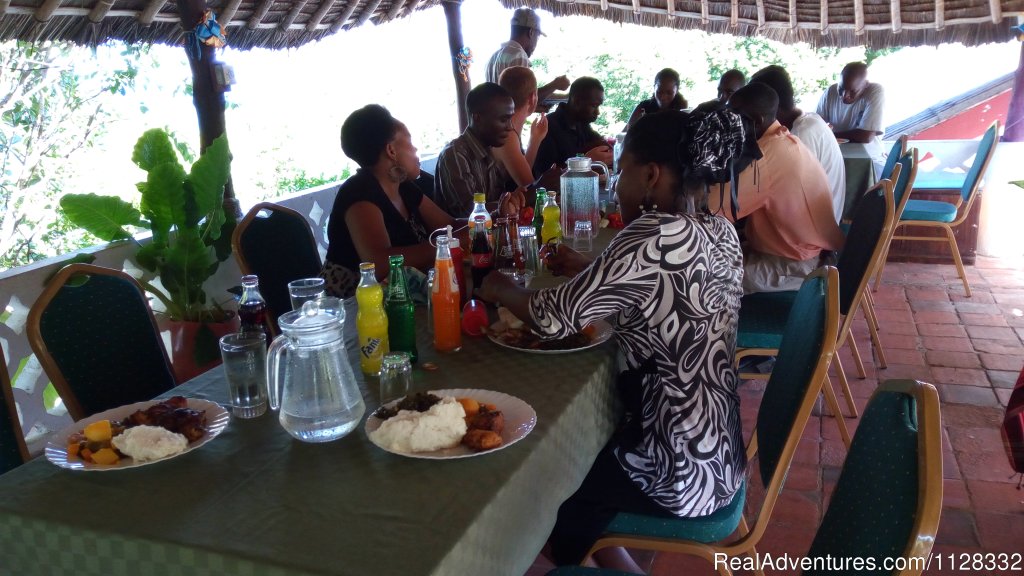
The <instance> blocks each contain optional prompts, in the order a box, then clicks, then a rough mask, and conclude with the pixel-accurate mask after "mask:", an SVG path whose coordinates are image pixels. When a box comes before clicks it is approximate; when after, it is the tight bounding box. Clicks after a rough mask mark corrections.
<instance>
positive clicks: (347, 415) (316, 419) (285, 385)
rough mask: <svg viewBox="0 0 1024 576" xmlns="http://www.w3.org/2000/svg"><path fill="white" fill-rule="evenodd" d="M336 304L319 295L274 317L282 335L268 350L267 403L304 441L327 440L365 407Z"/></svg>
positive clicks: (339, 433)
mask: <svg viewBox="0 0 1024 576" xmlns="http://www.w3.org/2000/svg"><path fill="white" fill-rule="evenodd" d="M340 320H341V318H339V314H338V311H337V310H332V309H326V308H321V307H320V304H319V301H310V302H306V303H305V304H303V305H302V309H301V310H296V311H293V312H288V313H286V314H283V315H282V316H281V317H280V319H279V320H278V326H280V327H281V332H282V335H281V336H278V337H277V338H276V339H274V343H273V344H271V345H270V350H269V351H268V352H267V376H268V385H269V386H268V388H269V390H268V391H269V394H268V396H269V397H270V407H271V409H273V410H278V409H280V415H279V417H278V419H279V420H280V422H281V426H282V427H283V428H284V429H285V430H286V431H287V432H288V433H289V434H291V435H292V436H294V437H295V438H298V439H299V440H302V441H303V442H330V441H332V440H337V439H338V438H341V437H343V436H345V435H346V434H348V433H349V432H351V431H352V430H354V429H355V427H356V425H357V424H359V420H360V419H361V418H362V417H363V413H364V412H366V405H365V404H364V403H363V396H362V394H361V393H360V392H359V384H358V383H357V382H356V377H355V374H353V372H352V366H350V365H349V363H348V352H347V351H346V349H345V338H344V333H343V328H342V323H341V322H340Z"/></svg>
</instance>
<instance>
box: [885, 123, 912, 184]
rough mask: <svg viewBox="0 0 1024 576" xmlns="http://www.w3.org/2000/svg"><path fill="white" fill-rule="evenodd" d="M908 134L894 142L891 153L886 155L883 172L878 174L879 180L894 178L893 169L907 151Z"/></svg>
mask: <svg viewBox="0 0 1024 576" xmlns="http://www.w3.org/2000/svg"><path fill="white" fill-rule="evenodd" d="M907 140H908V138H907V135H906V134H904V135H903V136H900V137H899V138H897V139H896V141H895V142H893V143H892V148H890V149H889V155H888V156H886V157H885V165H884V166H882V173H881V174H879V175H878V179H879V180H892V171H893V169H894V168H896V162H898V161H899V160H900V159H901V158H903V156H904V155H905V154H906V153H907Z"/></svg>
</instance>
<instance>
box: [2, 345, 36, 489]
mask: <svg viewBox="0 0 1024 576" xmlns="http://www.w3.org/2000/svg"><path fill="white" fill-rule="evenodd" d="M28 458H29V455H28V447H27V446H25V435H24V434H22V432H21V423H20V420H18V407H17V406H16V405H15V404H14V390H13V389H12V388H11V377H10V374H8V373H7V355H6V354H5V353H4V349H3V345H2V344H0V474H3V473H4V472H7V471H8V470H11V469H13V468H16V467H18V466H21V465H22V464H24V463H25V462H26V461H28Z"/></svg>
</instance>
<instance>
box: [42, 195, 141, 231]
mask: <svg viewBox="0 0 1024 576" xmlns="http://www.w3.org/2000/svg"><path fill="white" fill-rule="evenodd" d="M60 207H61V209H63V210H64V215H65V216H67V218H68V220H70V221H71V222H72V223H74V224H75V225H76V226H79V227H81V228H84V229H85V230H86V231H87V232H89V233H90V234H93V235H94V236H96V237H98V238H99V239H100V240H104V241H106V242H110V241H113V240H124V239H128V238H131V234H129V233H128V231H127V230H125V229H124V227H125V226H142V224H143V222H142V214H140V213H139V211H138V210H136V209H135V207H134V206H132V205H131V204H129V203H127V202H125V201H124V200H121V199H120V198H118V197H116V196H100V195H98V194H65V195H64V197H63V198H61V199H60Z"/></svg>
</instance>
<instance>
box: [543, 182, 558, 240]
mask: <svg viewBox="0 0 1024 576" xmlns="http://www.w3.org/2000/svg"><path fill="white" fill-rule="evenodd" d="M561 219H562V211H561V210H559V208H558V202H556V201H555V193H554V192H548V197H547V201H546V202H545V203H544V224H542V225H541V227H540V232H541V243H543V244H548V243H552V244H560V243H561V242H562V223H561Z"/></svg>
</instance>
